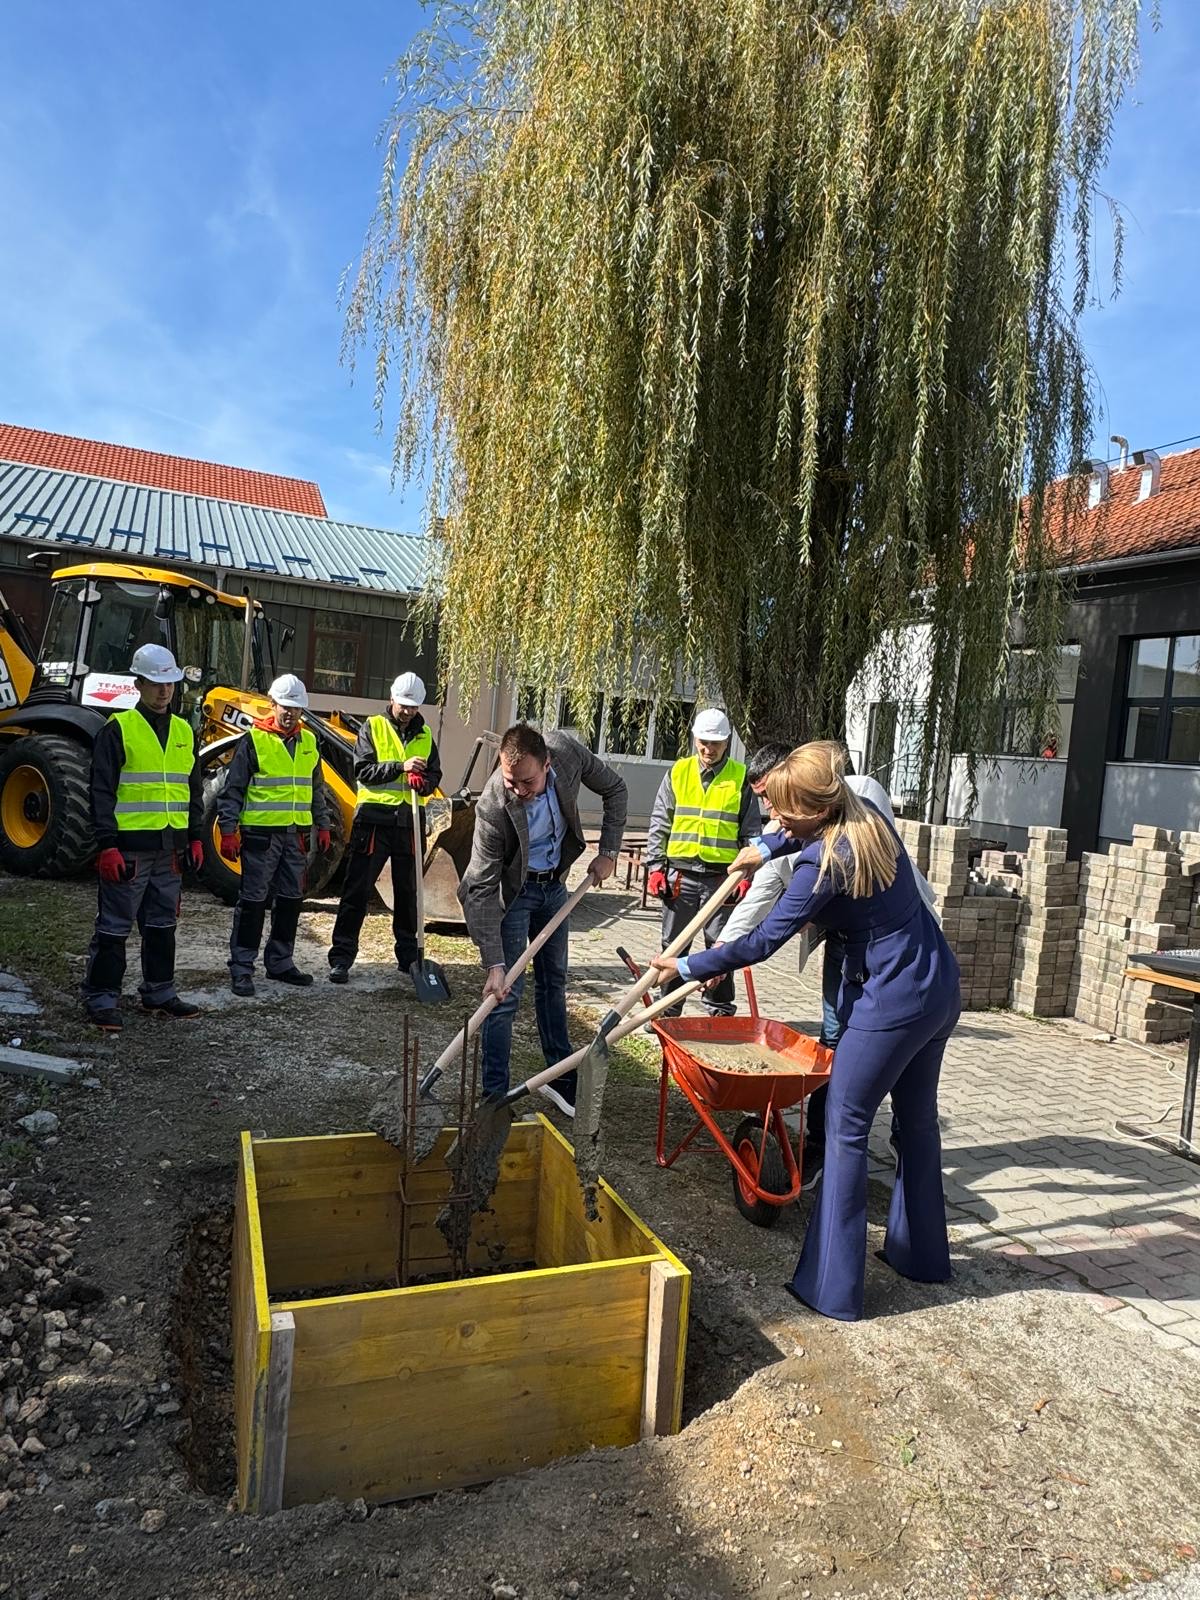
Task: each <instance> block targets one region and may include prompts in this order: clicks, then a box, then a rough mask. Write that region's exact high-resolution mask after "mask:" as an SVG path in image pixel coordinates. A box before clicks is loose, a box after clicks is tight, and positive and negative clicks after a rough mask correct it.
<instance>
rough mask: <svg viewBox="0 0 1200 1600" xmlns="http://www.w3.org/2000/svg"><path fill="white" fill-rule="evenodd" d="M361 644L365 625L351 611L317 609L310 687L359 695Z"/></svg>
mask: <svg viewBox="0 0 1200 1600" xmlns="http://www.w3.org/2000/svg"><path fill="white" fill-rule="evenodd" d="M362 644H363V640H362V629H361V627H359V626H358V625H357V624H356V619H355V618H354V617H353V616H351V615H350V614H349V613H348V612H342V611H314V612H313V616H312V672H311V674H310V678H311V681H310V683H309V688H310V689H313V690H315V691H316V692H317V693H318V694H344V695H356V694H357V693H358V689H359V679H360V677H361V673H362V667H361V662H360V657H361V655H362Z"/></svg>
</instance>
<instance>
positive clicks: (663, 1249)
mask: <svg viewBox="0 0 1200 1600" xmlns="http://www.w3.org/2000/svg"><path fill="white" fill-rule="evenodd" d="M537 1120H538V1121H539V1122H540V1123H541V1124H542V1126H543V1127H544V1128H545V1131H546V1134H547V1135H549V1139H548V1143H549V1145H550V1146H553V1145H555V1144H558V1145H561V1146H562V1148H563V1150H565V1151H566V1154H567V1156H568V1157H569V1159H570V1161H571V1165H572V1167H573V1166H574V1164H575V1151H574V1148H573V1147H572V1146H571V1145H570V1144H569V1143H568V1141H567V1140H566V1139H565V1138H564V1137H563V1136H562V1134H561V1133H559V1131H558V1129H557V1128H556V1127H555V1126H554V1124H553V1123H552V1122H551V1121H550V1120H549V1118H548V1117H545V1116H543V1115H542V1114H541V1113H540V1112H539V1113H538V1119H537ZM543 1148H545V1142H544V1144H543ZM600 1192H601V1194H602V1195H603V1196H604V1197H605V1198H606V1199H607V1200H608V1202H609V1203H610V1204H611V1205H613V1206H615V1207H616V1209H617V1210H618V1211H620V1212H621V1214H622V1216H624V1217H625V1218H626V1219H627V1220H628V1221H629V1222H630V1223H631V1224H632V1226H633V1227H635V1228H637V1229H638V1231H639V1232H640V1233H642V1234H644V1235H645V1236H646V1238H647V1239H649V1240H650V1242H651V1244H652V1245H653V1247H654V1248H653V1251H646V1252H645V1254H656V1255H661V1256H662V1257H663V1259H664V1260H666V1261H670V1262H671V1263H672V1264H673V1265H674V1266H676V1267H678V1268H679V1270H680V1271H681V1272H687V1271H688V1269H687V1267H685V1266H684V1264H683V1262H682V1261H680V1259H679V1257H678V1256H677V1255H675V1253H674V1252H673V1251H672V1250H671V1249H669V1248H668V1246H667V1245H665V1244H664V1243H663V1241H662V1240H661V1239H660V1238H659V1237H658V1235H657V1234H656V1233H655V1232H654V1229H653V1228H650V1227H647V1225H646V1224H645V1223H644V1222H643V1221H642V1219H641V1217H639V1216H638V1214H637V1212H636V1211H635V1210H634V1209H633V1207H632V1206H630V1205H627V1204H626V1202H625V1201H624V1200H622V1199H621V1196H620V1195H619V1194H618V1193H617V1192H616V1190H615V1189H611V1188H610V1187H609V1185H608V1184H607V1183H606V1182H605V1181H604V1179H603V1178H601V1180H600ZM689 1277H690V1274H689Z"/></svg>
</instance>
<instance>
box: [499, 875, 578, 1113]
mask: <svg viewBox="0 0 1200 1600" xmlns="http://www.w3.org/2000/svg"><path fill="white" fill-rule="evenodd" d="M566 899H567V891H566V888H565V886H564V885H563V884H561V883H531V882H528V881H527V882H526V884H525V887H524V888H523V889H522V890H521V893H520V894H519V895H518V896H517V898H516V899H515V900H514V901H513V903H512V905H511V906H509V908H508V910H507V911H506V912H505V914H504V921H503V922H502V923H501V924H500V937H501V939H502V940H503V941H504V964H505V966H506V967H511V966H512V964H513V962H514V961H515V960H516V959H517V957H518V956H519V955H520V954H521V952H522V951H523V950H524V948H525V946H526V945H527V944H528V943H529V941H530V940H531V939H536V937H537V936H538V934H539V933H540V932H541V931H542V929H543V928H544V927H545V926H546V924H547V923H548V922H549V921H550V918H551V917H552V916H553V915H554V914H555V912H556V911H560V910H561V909H562V907H563V904H564V902H565V901H566ZM570 930H571V919H570V917H568V918H567V919H566V921H565V922H563V923H562V924H561V925H560V926H559V927H558V928H556V929H555V931H554V933H553V935H552V936H551V938H550V940H549V941H548V943H547V944H545V945H544V946H543V947H542V949H541V950H539V951H538V953H537V955H536V956H534V958H533V1008H534V1013H535V1015H536V1016H537V1026H538V1037H539V1038H540V1039H541V1041H542V1054H543V1055H544V1056H545V1058H546V1065H547V1066H548V1067H552V1066H554V1064H555V1062H557V1061H561V1060H562V1059H563V1057H564V1056H569V1055H570V1054H571V1036H570V1034H569V1033H568V1032H567V946H568V942H569V940H570V936H571V933H570ZM526 971H528V968H526ZM524 989H525V973H524V972H523V973H522V974H521V976H520V977H519V978H518V979H517V981H516V982H515V983H514V984H513V986H512V989H511V990H510V991H509V995H508V998H507V999H506V1000H501V1002H500V1004H499V1005H498V1006H497V1007H496V1009H495V1010H494V1011H493V1012H492V1014H491V1016H490V1017H488V1019H487V1021H486V1022H485V1023H484V1025H483V1034H482V1038H483V1046H482V1053H483V1091H484V1093H485V1094H492V1093H497V1092H499V1093H503V1091H504V1090H505V1089H507V1088H508V1086H509V1084H508V1058H509V1056H510V1054H511V1053H512V1031H513V1018H514V1017H515V1016H516V1014H517V1007H518V1006H519V1005H520V1003H521V995H522V993H523V992H524ZM574 1086H575V1074H574V1073H573V1072H568V1073H567V1074H566V1075H565V1077H564V1078H563V1080H562V1082H561V1083H560V1084H559V1085H558V1087H559V1088H561V1089H562V1090H563V1091H564V1092H565V1093H567V1098H568V1099H570V1098H571V1094H572V1093H573V1091H574Z"/></svg>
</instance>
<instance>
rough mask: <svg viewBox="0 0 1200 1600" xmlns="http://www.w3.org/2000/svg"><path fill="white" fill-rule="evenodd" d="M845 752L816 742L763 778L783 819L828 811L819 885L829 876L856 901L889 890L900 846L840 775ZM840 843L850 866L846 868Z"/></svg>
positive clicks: (821, 830)
mask: <svg viewBox="0 0 1200 1600" xmlns="http://www.w3.org/2000/svg"><path fill="white" fill-rule="evenodd" d="M845 770H846V753H845V751H844V749H843V748H842V746H841V745H839V744H837V743H836V742H835V741H834V740H832V739H818V740H815V741H814V742H813V743H812V744H802V745H801V746H800V748H799V749H798V750H793V751H792V753H791V755H790V756H788V757H787V759H786V760H784V761H781V762H780V763H779V765H778V766H777V767H773V768H772V769H771V771H770V772H769V773H768V774H767V780H766V791H767V799H768V800H769V801H770V802H771V804H772V806H773V807H774V808H775V810H776V811H777V812H779V813H780V815H781V816H783V817H785V818H786V817H797V818H801V817H815V816H818V815H820V813H821V812H827V813H828V816H827V817H826V820H825V821H824V822H822V824H821V825H820V827H819V828H818V830H817V832H818V834H819V836H820V838H821V842H822V849H821V871H820V875H819V877H818V882H820V881H821V879H823V878H825V877H826V875H829V876H830V877H831V878H832V879H833V881H835V882H836V883H837V884H838V886H839V888H840V889H841V890H842V892H843V893H846V894H850V895H852V896H853V897H854V899H856V900H861V899H864V898H865V897H866V896H867V895H870V894H874V892H875V890H876V888H880V889H890V888H891V886H892V884H893V882H894V881H895V877H896V862H897V859H898V857H899V846H898V844H897V842H896V836H895V834H894V833H893V832H892V830H891V828H889V827H888V825H887V823H886V822H885V821H884V819H883V818H882V817H881V816H880V815H879V813H878V812H877V811H875V810H873V809H872V808H871V807H869V806H866V805H864V804H863V802H862V801H861V800H860V799H859V797H858V796H857V795H856V794H855V793H854V790H853V789H851V788H850V786H849V784H848V783H847V782H846V780H845V777H844V776H843V774H844V772H845ZM843 841H844V842H845V844H846V845H847V846H848V847H849V853H850V856H851V858H852V863H847V861H846V852H845V850H843V849H842V848H841V847H842V844H843Z"/></svg>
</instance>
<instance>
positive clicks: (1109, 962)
mask: <svg viewBox="0 0 1200 1600" xmlns="http://www.w3.org/2000/svg"><path fill="white" fill-rule="evenodd" d="M1198 874H1200V833H1193V832H1185V833H1183V834H1181V835H1179V836H1178V838H1174V837H1172V835H1171V834H1169V833H1168V832H1167V831H1166V829H1164V828H1155V827H1149V826H1138V827H1136V828H1134V830H1133V841H1132V843H1131V844H1127V845H1113V846H1112V848H1111V849H1110V850H1109V852H1108V854H1107V855H1090V854H1089V855H1085V856H1084V858H1083V862H1082V865H1081V869H1080V874H1079V891H1080V893H1079V897H1080V902H1081V912H1082V924H1081V927H1080V930H1079V938H1078V954H1077V957H1076V962H1075V969H1074V972H1073V973H1072V977H1071V986H1070V991H1069V998H1070V1005H1071V1009H1072V1011H1073V1014H1074V1015H1075V1016H1076V1017H1077V1018H1079V1020H1080V1021H1081V1022H1086V1023H1088V1024H1089V1025H1090V1026H1092V1027H1095V1028H1099V1029H1101V1030H1102V1031H1103V1032H1105V1033H1115V1034H1119V1035H1120V1036H1121V1037H1122V1038H1126V1039H1135V1040H1137V1041H1139V1042H1140V1043H1142V1044H1161V1043H1164V1042H1165V1041H1167V1040H1169V1039H1179V1038H1183V1037H1184V1036H1185V1035H1186V1034H1187V1031H1188V1024H1189V1021H1190V1013H1191V1008H1190V1006H1189V1005H1187V1004H1186V1003H1185V1004H1182V1005H1181V1004H1180V1003H1179V996H1178V992H1177V991H1172V990H1170V989H1167V988H1164V987H1160V986H1156V985H1152V984H1148V983H1142V982H1139V981H1137V980H1135V979H1127V978H1124V977H1123V973H1124V970H1125V968H1126V966H1127V965H1128V964H1129V961H1130V958H1131V957H1132V956H1134V955H1135V954H1136V953H1137V952H1139V951H1148V950H1172V949H1180V948H1183V947H1185V946H1195V945H1198V944H1200V907H1198V905H1197V897H1196V888H1197V875H1198Z"/></svg>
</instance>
